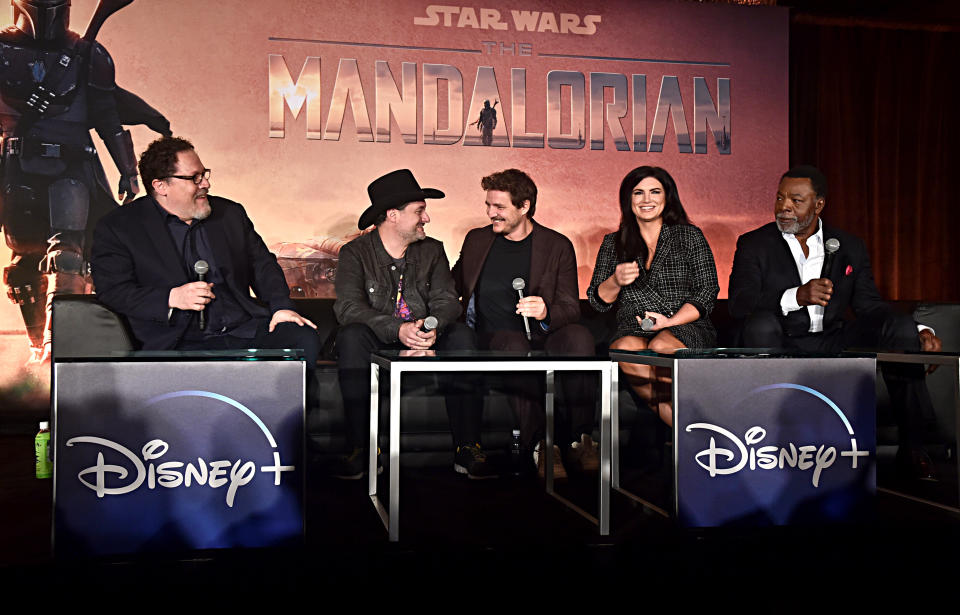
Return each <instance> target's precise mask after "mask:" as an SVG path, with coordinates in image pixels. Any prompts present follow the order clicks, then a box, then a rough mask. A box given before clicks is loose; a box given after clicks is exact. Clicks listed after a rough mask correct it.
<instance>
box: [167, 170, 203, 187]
mask: <svg viewBox="0 0 960 615" xmlns="http://www.w3.org/2000/svg"><path fill="white" fill-rule="evenodd" d="M171 177H175V178H177V179H189V180H190V181H192V182H193V183H194V184H196V185H198V186H199V185H200V184H201V182H203V180H207V181H210V169H204V170H203V171H202V172H200V173H197V174H196V175H167V176H166V177H164V178H163V179H170V178H171Z"/></svg>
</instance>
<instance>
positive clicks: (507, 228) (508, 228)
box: [490, 218, 522, 235]
mask: <svg viewBox="0 0 960 615" xmlns="http://www.w3.org/2000/svg"><path fill="white" fill-rule="evenodd" d="M521 221H522V218H521V219H518V220H517V221H516V222H514V223H513V224H512V225H511V224H510V222H508V221H507V220H506V219H504V218H491V219H490V222H500V223H501V224H503V227H501V229H500V230H499V231H498V230H496V229H494V231H493V232H494V233H496V234H497V235H509V234H510V233H512V232H513V231H515V230H516V229H517V227H518V226H520V222H521Z"/></svg>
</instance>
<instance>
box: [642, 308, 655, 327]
mask: <svg viewBox="0 0 960 615" xmlns="http://www.w3.org/2000/svg"><path fill="white" fill-rule="evenodd" d="M656 324H657V319H656V318H654V317H653V316H647V313H646V312H644V313H643V320H641V321H640V330H641V331H653V327H654V325H656Z"/></svg>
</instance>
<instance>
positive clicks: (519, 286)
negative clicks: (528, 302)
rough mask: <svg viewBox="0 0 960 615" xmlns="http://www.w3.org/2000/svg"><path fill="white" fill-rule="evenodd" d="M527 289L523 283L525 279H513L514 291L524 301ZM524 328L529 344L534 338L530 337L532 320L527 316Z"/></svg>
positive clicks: (524, 320) (524, 319) (524, 318)
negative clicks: (524, 292) (524, 290)
mask: <svg viewBox="0 0 960 615" xmlns="http://www.w3.org/2000/svg"><path fill="white" fill-rule="evenodd" d="M526 287H527V283H526V282H524V281H523V278H513V290H515V291H517V294H518V295H520V298H521V299H523V289H524V288H526ZM523 328H524V330H525V331H526V332H527V341H528V342H529V341H530V340H532V339H533V338H532V337H531V336H530V320H529V319H528V318H527V317H526V316H524V317H523Z"/></svg>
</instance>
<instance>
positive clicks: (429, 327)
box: [420, 316, 440, 333]
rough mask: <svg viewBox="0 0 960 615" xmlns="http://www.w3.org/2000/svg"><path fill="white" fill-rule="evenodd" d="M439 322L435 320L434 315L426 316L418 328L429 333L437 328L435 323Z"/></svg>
mask: <svg viewBox="0 0 960 615" xmlns="http://www.w3.org/2000/svg"><path fill="white" fill-rule="evenodd" d="M438 324H440V323H439V322H437V318H436V316H427V317H426V318H424V319H423V324H422V325H420V330H421V331H423V332H424V333H430V332H431V331H433V330H434V329H436V328H437V325H438Z"/></svg>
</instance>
